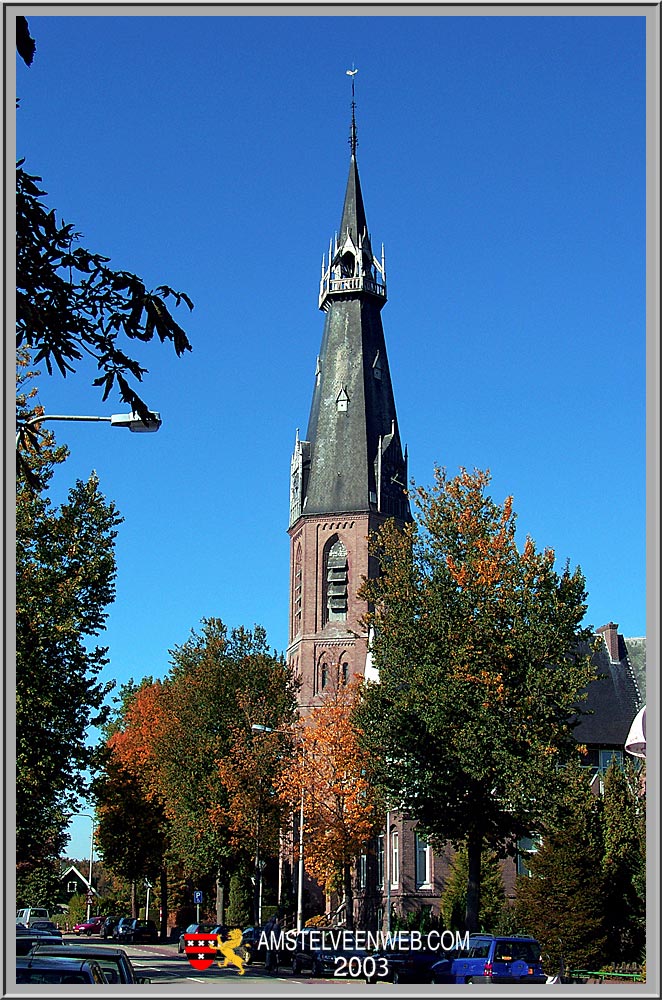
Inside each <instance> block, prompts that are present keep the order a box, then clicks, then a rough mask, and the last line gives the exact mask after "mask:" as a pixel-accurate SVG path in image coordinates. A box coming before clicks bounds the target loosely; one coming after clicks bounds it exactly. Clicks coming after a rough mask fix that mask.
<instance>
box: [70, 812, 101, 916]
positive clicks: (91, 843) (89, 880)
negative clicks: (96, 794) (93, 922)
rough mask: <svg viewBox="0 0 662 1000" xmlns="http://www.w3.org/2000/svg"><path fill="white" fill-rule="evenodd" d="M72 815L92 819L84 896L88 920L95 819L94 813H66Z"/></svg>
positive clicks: (90, 908)
mask: <svg viewBox="0 0 662 1000" xmlns="http://www.w3.org/2000/svg"><path fill="white" fill-rule="evenodd" d="M73 816H86V817H87V819H90V820H92V831H91V833H90V870H89V874H88V878H87V882H88V887H87V896H86V901H87V909H86V916H85V919H86V920H89V919H90V917H91V915H92V866H93V864H94V830H95V827H96V820H95V818H94V815H93V814H91V813H67V817H73Z"/></svg>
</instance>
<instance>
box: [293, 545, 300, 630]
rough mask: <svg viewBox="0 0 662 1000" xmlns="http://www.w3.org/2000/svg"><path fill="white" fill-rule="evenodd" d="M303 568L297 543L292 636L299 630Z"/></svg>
mask: <svg viewBox="0 0 662 1000" xmlns="http://www.w3.org/2000/svg"><path fill="white" fill-rule="evenodd" d="M302 582H303V570H302V565H301V546H300V545H297V550H296V554H295V557H294V581H293V584H294V585H293V592H292V638H294V636H295V635H298V634H299V632H300V631H301V592H302Z"/></svg>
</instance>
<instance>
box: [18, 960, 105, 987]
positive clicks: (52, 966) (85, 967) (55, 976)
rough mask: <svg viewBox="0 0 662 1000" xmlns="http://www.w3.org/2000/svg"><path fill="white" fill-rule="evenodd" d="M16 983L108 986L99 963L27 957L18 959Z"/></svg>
mask: <svg viewBox="0 0 662 1000" xmlns="http://www.w3.org/2000/svg"><path fill="white" fill-rule="evenodd" d="M16 982H17V984H18V983H21V984H23V983H70V984H72V985H73V984H74V983H77V984H83V985H85V984H86V983H95V984H98V985H101V984H106V983H107V979H106V977H105V976H104V974H103V972H102V971H101V966H100V965H99V963H98V962H89V961H87V960H81V959H80V958H74V959H66V958H40V957H39V955H26V956H25V957H24V958H17V959H16Z"/></svg>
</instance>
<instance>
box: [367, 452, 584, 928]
mask: <svg viewBox="0 0 662 1000" xmlns="http://www.w3.org/2000/svg"><path fill="white" fill-rule="evenodd" d="M489 482H490V475H489V473H488V472H483V471H481V470H475V471H474V472H473V473H469V472H467V471H466V470H464V469H462V470H461V471H460V473H459V475H457V476H456V477H454V478H449V477H448V476H447V475H446V473H445V471H443V470H440V469H437V470H435V481H434V484H433V486H432V488H431V489H424V488H418V489H417V490H416V492H415V499H416V505H417V519H416V521H415V522H414V523H412V524H410V525H407V526H406V527H405V528H404V529H403V530H398V529H397V528H396V526H395V524H394V523H393V522H387V523H386V524H385V525H384V526H383V528H382V529H380V531H379V532H378V533H377V534H376V536H375V537H374V538H373V539H372V542H371V550H372V553H373V555H375V556H376V557H377V559H378V560H379V564H380V570H381V573H380V575H379V576H378V577H377V578H376V579H372V580H367V581H364V584H363V586H362V588H361V590H360V591H359V595H360V596H361V597H362V598H363V599H364V600H366V601H368V602H369V606H370V608H371V611H370V613H369V614H368V615H367V617H366V625H368V626H369V627H371V628H372V629H373V634H374V643H373V662H374V664H375V666H376V667H377V668H378V669H379V684H372V685H368V686H366V688H365V697H364V698H363V703H362V706H361V708H360V711H359V718H360V721H361V724H362V727H363V730H364V733H365V737H364V743H365V746H366V748H367V749H369V750H370V751H371V752H372V754H373V763H374V767H375V770H376V772H377V773H378V776H379V779H380V783H381V785H382V787H383V788H384V790H385V792H386V794H387V795H388V796H389V798H390V800H391V802H394V803H397V804H398V807H399V808H403V809H405V810H406V811H407V813H408V814H409V815H411V816H412V817H413V818H415V819H417V820H419V822H420V824H421V826H422V827H423V828H424V829H425V830H426V831H427V833H428V835H429V836H430V837H431V839H432V840H433V841H434V840H436V841H437V842H440V843H443V842H445V841H447V840H450V841H452V842H453V843H455V844H456V845H461V844H463V843H466V845H467V850H468V855H469V881H468V886H467V912H466V927H467V929H468V930H476V929H477V920H478V912H479V910H478V908H479V902H480V879H481V872H480V861H481V855H482V852H483V849H484V848H485V847H489V848H491V849H494V850H503V849H504V847H506V848H507V849H509V850H514V849H515V845H516V842H517V839H518V838H519V837H522V836H531V835H532V834H533V833H537V832H539V831H540V830H541V827H542V824H543V823H544V820H545V816H546V815H547V814H548V810H549V808H550V806H551V804H552V803H553V802H554V800H555V799H556V798H557V797H558V795H559V792H560V789H561V788H562V784H563V780H562V776H563V769H562V766H563V763H564V762H565V761H567V760H569V759H572V757H573V756H576V754H577V744H576V741H575V739H574V737H573V732H572V730H573V721H574V720H576V718H577V715H578V713H579V712H580V710H581V703H582V700H583V699H584V697H585V688H586V685H587V684H588V682H589V681H591V680H592V679H593V678H594V677H595V669H594V667H593V666H592V665H591V662H590V659H589V657H588V656H587V651H588V639H589V636H590V633H591V630H590V629H586V628H584V627H582V619H583V617H584V614H585V612H586V604H585V599H586V588H585V580H584V577H583V575H582V573H581V571H580V570H579V569H578V568H577V569H575V570H574V571H571V570H570V568H569V566H568V565H566V567H565V568H564V569H563V570H562V571H561V572H556V571H555V569H554V561H555V556H554V552H553V551H552V550H551V549H548V548H547V549H543V550H542V551H540V552H539V551H537V550H536V547H535V545H534V543H533V541H532V539H531V538H526V540H525V541H524V544H523V546H522V548H521V551H520V549H519V548H518V545H517V542H516V537H515V535H516V531H515V528H516V517H515V514H514V512H513V503H512V498H511V497H507V498H506V499H505V501H504V502H503V503H502V504H499V503H496V502H495V501H494V500H493V499H492V498H491V497H490V496H489V495H488V494H487V487H488V485H489ZM393 761H397V766H393Z"/></svg>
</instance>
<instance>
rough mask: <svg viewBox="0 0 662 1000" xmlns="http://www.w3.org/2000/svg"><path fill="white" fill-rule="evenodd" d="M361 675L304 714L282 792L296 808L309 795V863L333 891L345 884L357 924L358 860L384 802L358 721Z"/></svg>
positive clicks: (311, 870) (350, 921)
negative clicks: (373, 779) (376, 788)
mask: <svg viewBox="0 0 662 1000" xmlns="http://www.w3.org/2000/svg"><path fill="white" fill-rule="evenodd" d="M360 684H361V680H360V679H356V680H355V681H353V682H351V683H349V684H338V685H337V686H335V687H332V688H331V689H330V690H329V691H328V693H327V694H326V696H325V698H324V701H323V702H322V703H321V704H320V705H319V706H318V707H316V708H314V709H312V711H311V713H310V715H309V716H308V717H307V718H306V719H305V720H301V721H300V723H299V727H298V732H297V737H296V738H297V749H296V751H295V754H294V757H293V758H292V761H291V763H290V766H289V768H288V769H287V771H286V772H285V773H284V774H283V777H282V779H281V785H280V794H281V797H282V798H283V799H284V800H285V801H287V802H288V803H289V805H290V808H291V809H292V811H293V812H294V811H296V810H297V808H298V806H299V803H300V800H301V792H302V789H303V795H304V817H305V824H304V831H305V841H304V865H305V868H306V871H307V872H308V874H309V875H311V876H312V877H313V878H314V879H315V880H316V881H317V882H319V883H320V884H321V885H323V886H324V887H325V888H326V890H327V892H328V891H331V890H334V889H335V890H338V889H342V891H343V894H344V902H345V914H346V922H347V927H348V928H352V926H353V905H352V904H353V890H352V866H353V864H354V862H355V861H356V859H357V858H358V856H359V855H360V854H361V853H363V851H364V850H365V848H366V845H367V842H368V841H369V839H370V838H371V837H372V836H373V835H374V832H375V829H376V826H377V824H378V817H379V803H378V800H377V798H376V796H375V793H374V789H373V785H372V783H371V780H370V779H371V761H370V756H369V754H368V753H367V752H366V751H365V750H364V749H363V748H362V747H361V744H360V740H359V730H358V729H357V726H356V724H355V721H354V711H355V708H356V705H357V703H358V691H359V687H360Z"/></svg>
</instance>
